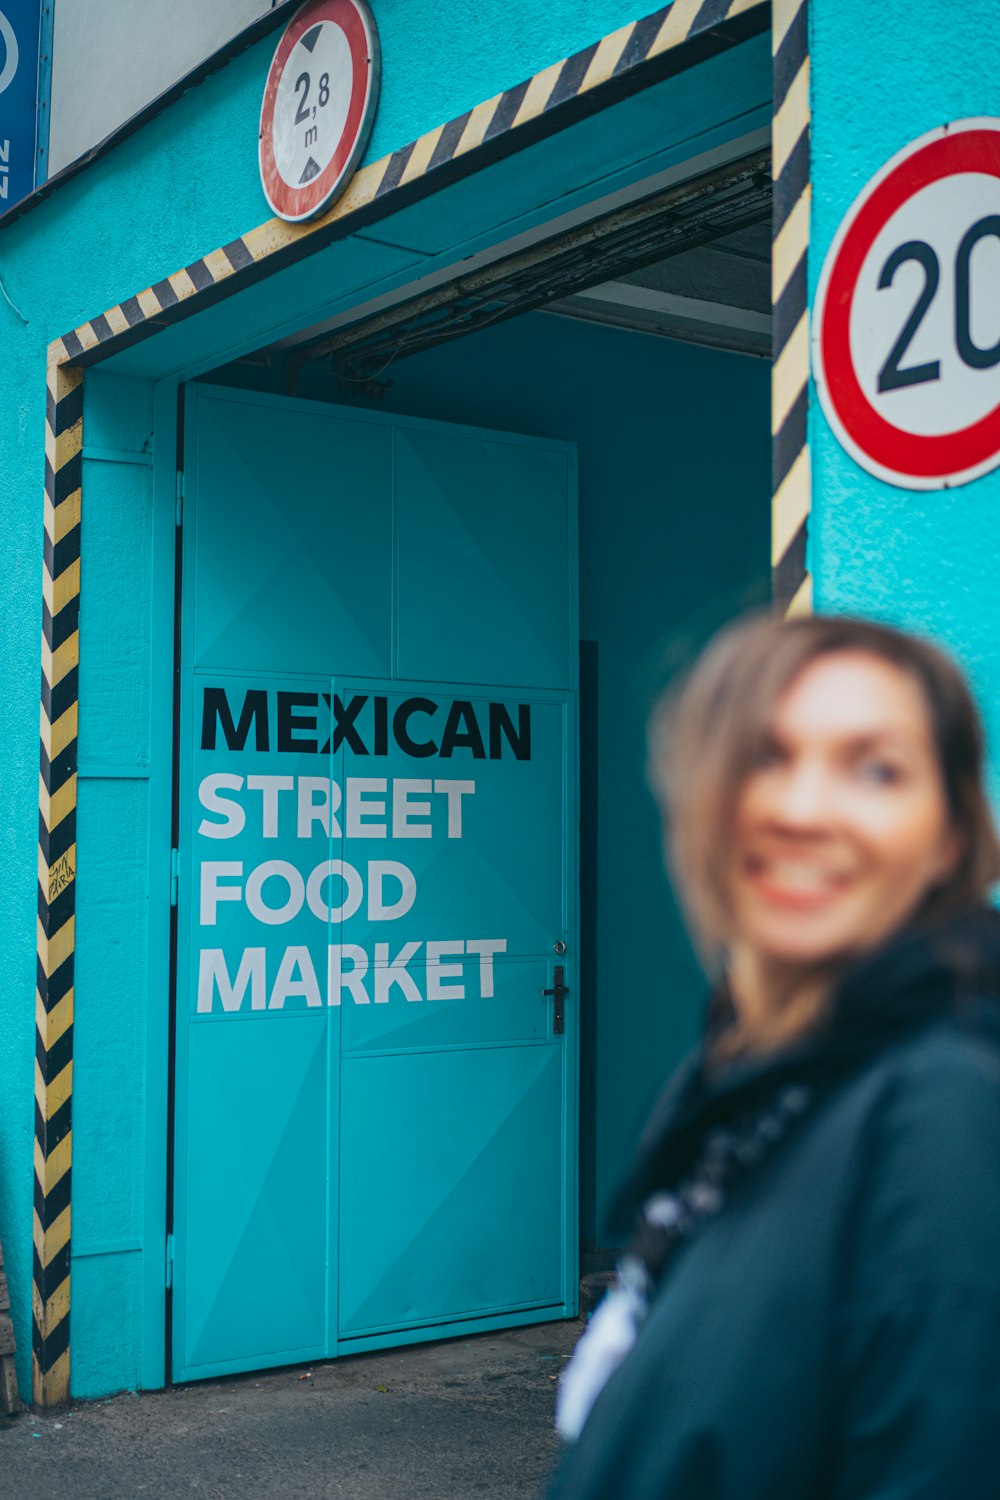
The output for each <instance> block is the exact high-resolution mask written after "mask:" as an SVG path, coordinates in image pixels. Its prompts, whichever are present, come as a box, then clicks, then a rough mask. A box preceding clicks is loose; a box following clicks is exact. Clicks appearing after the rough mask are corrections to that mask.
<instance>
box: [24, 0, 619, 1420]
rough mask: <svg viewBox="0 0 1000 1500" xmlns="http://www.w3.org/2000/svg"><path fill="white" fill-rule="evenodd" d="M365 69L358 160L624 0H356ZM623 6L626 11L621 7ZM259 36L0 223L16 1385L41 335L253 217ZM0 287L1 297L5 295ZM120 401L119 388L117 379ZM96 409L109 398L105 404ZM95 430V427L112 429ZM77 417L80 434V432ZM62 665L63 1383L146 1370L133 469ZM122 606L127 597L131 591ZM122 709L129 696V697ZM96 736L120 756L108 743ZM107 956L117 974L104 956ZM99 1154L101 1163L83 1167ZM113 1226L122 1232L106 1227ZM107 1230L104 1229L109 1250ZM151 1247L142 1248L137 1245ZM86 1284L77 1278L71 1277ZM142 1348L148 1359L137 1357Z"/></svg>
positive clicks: (561, 46)
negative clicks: (72, 1105)
mask: <svg viewBox="0 0 1000 1500" xmlns="http://www.w3.org/2000/svg"><path fill="white" fill-rule="evenodd" d="M375 9H376V13H377V19H378V23H379V27H380V32H381V37H382V46H383V58H384V72H383V91H382V103H381V108H380V113H379V117H378V122H377V125H376V129H375V131H374V134H373V137H372V140H371V142H370V146H369V152H368V157H369V159H375V158H377V157H378V156H380V155H382V154H384V153H385V152H388V151H390V150H393V149H395V148H396V147H397V146H400V145H402V144H405V142H407V141H408V140H410V139H412V138H413V137H414V136H416V135H419V134H420V133H421V132H422V131H424V130H426V129H428V128H429V127H431V126H432V125H434V124H437V123H439V122H441V121H443V120H445V119H448V118H451V117H452V116H454V115H456V114H458V113H460V112H461V111H462V110H464V109H466V108H468V107H469V106H470V105H473V104H475V103H478V102H479V101H480V100H481V99H484V98H488V97H490V96H491V95H493V94H495V93H497V92H498V91H499V90H501V89H503V88H505V87H507V86H509V85H510V84H513V83H516V82H518V81H519V80H520V79H522V78H524V77H526V76H528V75H530V74H531V73H533V72H535V71H537V70H539V69H540V68H542V67H544V66H546V65H547V64H548V63H550V62H553V61H556V60H558V59H559V58H560V57H562V56H564V55H566V54H567V53H570V52H573V51H575V50H577V49H578V48H580V47H582V46H585V45H587V44H588V43H590V42H592V41H594V40H595V39H597V38H598V37H599V36H601V35H603V34H605V33H606V32H608V31H611V30H613V29H614V28H615V27H617V26H619V25H622V24H623V23H624V22H626V21H628V20H630V19H632V18H633V15H632V12H633V6H632V5H631V4H629V3H627V0H551V3H549V4H548V5H546V6H544V7H538V6H534V5H529V4H526V3H524V0H511V3H509V4H507V5H505V6H503V7H499V6H498V7H483V6H481V5H478V4H475V3H474V0H458V3H457V4H455V5H452V6H450V7H448V8H442V7H441V6H439V5H436V4H432V3H431V0H381V3H377V4H376V7H375ZM640 9H641V7H640ZM275 41H276V38H275V37H273V36H272V37H270V38H267V39H265V41H264V42H262V43H260V44H259V45H257V46H256V47H255V48H253V49H251V50H250V51H248V52H246V53H244V54H243V55H241V56H240V57H238V58H236V59H235V60H234V61H233V62H231V63H230V64H229V65H228V66H227V67H225V68H224V69H223V70H222V71H221V72H219V73H217V74H215V75H214V76H212V77H211V78H209V79H208V80H206V81H205V82H204V83H203V84H201V85H200V86H199V87H197V88H196V89H193V90H192V91H191V92H190V93H188V94H187V95H185V96H184V97H183V98H182V99H180V100H179V101H178V102H176V103H175V104H173V105H171V106H170V107H169V108H168V109H167V110H165V111H164V112H163V113H161V114H160V115H159V116H157V117H156V118H155V119H154V120H153V121H151V122H150V123H149V124H147V125H146V126H144V127H143V128H142V129H141V130H140V131H138V132H136V133H135V134H134V135H133V136H131V137H130V138H129V139H127V140H124V141H122V142H120V143H119V144H118V145H116V146H115V147H114V148H113V149H112V151H111V152H110V153H109V154H108V155H107V156H106V157H104V158H103V160H101V161H100V162H98V163H96V164H94V165H92V166H90V167H88V168H87V169H86V170H84V171H83V172H81V173H80V175H79V176H77V177H76V178H75V179H73V180H72V181H70V182H69V183H67V184H66V185H65V186H63V187H61V188H59V189H57V190H56V191H55V192H53V193H52V195H51V196H50V197H49V198H47V199H46V200H44V201H43V202H41V203H40V204H39V205H38V206H37V207H35V208H33V209H32V210H31V211H30V212H28V213H27V214H25V215H24V216H22V217H21V218H20V219H18V220H17V221H16V222H14V223H12V224H10V225H8V226H6V227H0V281H2V285H3V289H4V294H5V295H4V296H0V348H2V350H3V360H2V368H0V454H2V457H3V462H2V465H0V514H2V517H3V525H2V526H0V579H2V580H3V594H2V609H0V701H2V702H3V704H4V734H3V737H2V740H0V781H2V784H3V786H4V789H5V803H4V812H5V816H4V818H3V820H2V826H0V890H2V891H3V900H2V902H0V951H2V952H3V954H4V985H3V992H2V1003H0V1100H2V1101H3V1107H2V1113H0V1237H2V1239H3V1243H4V1251H5V1257H6V1266H7V1270H8V1273H9V1277H10V1284H11V1292H12V1299H13V1305H14V1314H15V1326H16V1330H17V1335H18V1341H19V1350H18V1370H19V1376H20V1379H21V1382H22V1388H23V1389H24V1390H25V1391H27V1390H28V1387H29V1362H30V1356H29V1350H30V1278H31V1202H32V1131H33V1057H34V909H35V900H36V890H35V863H36V856H35V839H36V830H37V777H38V673H39V655H38V640H39V633H40V624H41V605H40V582H41V576H40V575H41V562H40V556H41V514H42V453H43V446H44V380H45V352H46V347H47V345H48V343H49V342H50V340H51V339H52V338H54V337H56V336H57V335H58V334H60V333H62V332H64V331H65V330H66V329H68V328H72V327H74V326H75V325H77V324H78V323H80V322H81V321H83V320H84V319H85V318H88V317H91V316H93V315H94V314H95V313H96V312H98V311H100V310H102V309H103V308H105V307H108V306H110V305H112V304H113V303H115V302H117V301H119V300H121V299H122V298H123V297H126V296H129V295H131V294H132V293H134V292H135V291H137V290H139V289H141V288H142V287H143V286H147V285H149V284H150V282H151V281H154V280H156V279H158V278H160V277H162V276H166V275H168V274H169V273H171V272H172V271H174V270H176V269H177V268H178V267H179V266H182V265H185V264H188V263H190V262H191V261H192V260H193V259H194V258H195V257H196V256H198V255H201V254H204V253H205V252H206V251H208V250H209V249H211V248H212V247H214V246H216V245H219V244H223V243H225V242H226V241H228V240H230V239H232V238H233V237H234V236H235V235H237V234H238V233H241V232H243V231H245V230H246V229H247V228H249V227H251V226H253V225H254V224H256V223H259V222H261V221H262V220H263V219H265V218H266V217H267V214H266V208H265V204H264V201H263V197H262V194H261V191H260V185H259V181H258V177H257V165H256V124H257V117H258V112H259V106H260V97H261V92H262V88H263V82H264V77H265V74H266V70H267V66H268V62H269V60H270V57H271V53H272V50H273V47H274V45H275ZM8 299H9V300H8ZM122 396H123V400H124V397H125V392H124V391H123V392H122ZM148 397H149V393H148V391H146V392H145V393H141V392H140V393H139V394H138V396H136V397H135V398H133V396H132V395H130V396H129V397H128V405H126V406H121V408H120V411H119V416H120V430H118V431H117V433H111V434H105V436H104V441H106V442H107V445H108V446H118V447H123V446H124V447H130V446H132V447H133V449H134V451H135V452H139V451H141V449H142V447H143V444H144V443H145V440H146V438H147V437H148V436H149V433H148V430H147V416H148V411H147V410H146V409H145V407H144V404H143V403H148ZM112 405H114V403H112ZM112 438H113V439H114V441H113V442H112ZM97 441H99V439H98V438H97V437H95V435H94V433H88V442H90V443H93V442H97ZM87 484H88V491H87V493H88V500H87V512H86V521H85V535H84V561H83V569H84V579H85V588H87V589H92V592H91V593H90V595H89V598H88V599H87V602H86V604H85V608H84V616H83V620H82V626H81V629H82V643H83V652H84V666H83V668H82V670H81V693H82V694H83V700H84V708H83V714H84V719H83V725H82V728H81V737H80V744H81V756H82V757H88V756H89V757H91V765H92V767H93V768H94V774H93V775H92V776H91V777H89V778H88V779H87V780H84V781H82V782H81V787H80V814H79V833H80V839H81V840H84V839H86V843H87V847H88V848H89V850H90V854H89V863H88V857H87V856H85V859H84V862H83V863H82V864H81V870H80V875H79V888H78V895H79V901H80V903H81V915H83V912H84V911H85V913H86V919H85V921H83V920H82V921H81V938H80V949H79V972H78V983H77V991H76V998H77V1057H78V1061H79V1070H78V1073H77V1116H76V1127H77V1128H76V1132H75V1143H76V1151H75V1160H74V1194H75V1205H74V1212H75V1215H76V1223H75V1229H76V1230H77V1231H78V1233H79V1236H80V1238H79V1241H78V1244H79V1247H80V1248H81V1249H83V1250H87V1249H88V1246H89V1252H90V1253H88V1254H87V1257H86V1259H81V1260H80V1261H79V1262H78V1263H77V1262H75V1263H74V1288H75V1292H74V1297H75V1299H78V1300H77V1301H76V1302H75V1306H76V1307H77V1309H78V1310H77V1312H76V1313H75V1314H74V1324H73V1353H74V1361H73V1371H74V1374H73V1385H74V1391H75V1393H76V1394H83V1395H86V1394H97V1393H99V1392H103V1391H108V1390H113V1389H115V1388H117V1387H121V1386H128V1385H132V1384H134V1383H136V1381H137V1380H139V1379H144V1380H145V1381H146V1383H150V1381H151V1379H155V1375H153V1374H152V1373H151V1365H152V1368H153V1369H155V1365H156V1353H157V1351H156V1349H155V1348H151V1346H150V1341H149V1337H147V1339H146V1346H145V1348H143V1346H142V1337H141V1332H140V1329H141V1322H142V1309H141V1307H140V1301H141V1298H140V1294H139V1282H138V1279H137V1277H138V1275H139V1272H138V1265H139V1262H140V1259H141V1246H142V1211H143V1209H142V1202H141V1192H142V1189H141V1180H140V1179H141V1167H140V1162H141V1160H142V1156H143V1153H144V1151H146V1150H147V1149H148V1145H149V1143H148V1142H147V1141H146V1140H145V1138H144V1136H143V1109H142V1102H143V1094H142V1091H143V1088H144V1082H143V1080H144V1079H145V1077H146V1071H147V1061H148V1053H147V1036H146V1026H147V1024H148V1021H147V1019H145V1015H146V981H145V975H144V963H145V958H144V955H145V929H144V922H145V910H146V903H147V891H146V883H145V871H146V869H147V868H148V851H147V848H146V843H145V830H146V816H147V809H146V802H147V779H146V777H147V768H146V766H145V764H144V762H143V757H144V756H145V755H146V754H147V751H148V742H149V720H148V692H149V681H150V660H149V655H150V639H149V626H148V620H147V619H145V618H144V617H143V613H142V611H143V609H144V607H145V605H146V603H147V601H148V591H149V580H150V552H149V547H150V540H149V539H150V526H151V524H152V522H151V517H150V511H149V506H150V490H149V471H148V469H147V468H145V467H144V466H142V465H124V466H123V465H117V466H116V465H103V466H101V465H99V464H98V463H96V462H95V463H94V464H92V465H90V466H88V473H87ZM137 605H138V606H139V608H138V610H137V608H136V606H137ZM137 705H138V706H137ZM119 755H120V757H121V759H116V757H118V756H119ZM126 974H127V975H128V976H129V977H128V981H127V983H126V982H125V981H124V979H123V976H124V975H126ZM99 1163H103V1165H102V1166H99V1165H98V1164H99ZM126 1245H131V1246H132V1247H133V1248H131V1249H123V1248H121V1247H123V1246H126ZM108 1247H112V1248H113V1247H118V1248H117V1249H115V1250H114V1253H113V1254H111V1255H110V1256H109V1255H108V1254H107V1253H105V1252H106V1251H107V1250H108ZM147 1249H148V1252H149V1254H150V1255H152V1256H153V1257H155V1258H156V1259H157V1260H159V1258H160V1257H161V1256H162V1244H159V1243H156V1244H153V1243H150V1244H149V1245H148V1247H147ZM91 1293H93V1295H91ZM150 1357H151V1363H150Z"/></svg>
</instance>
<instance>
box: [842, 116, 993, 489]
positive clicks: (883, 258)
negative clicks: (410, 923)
mask: <svg viewBox="0 0 1000 1500" xmlns="http://www.w3.org/2000/svg"><path fill="white" fill-rule="evenodd" d="M813 369H814V372H815V377H816V385H817V389H818V391H819V396H820V401H821V402H822V405H823V410H824V411H825V413H826V416H827V419H828V420H829V422H830V425H831V426H832V427H833V430H834V432H835V433H836V434H837V437H838V438H839V439H840V442H841V443H842V444H843V446H844V447H845V448H846V449H847V451H848V452H849V453H850V454H851V455H852V457H853V458H855V459H856V460H857V462H858V463H859V464H861V465H862V467H863V468H865V469H867V470H868V471H869V472H870V473H872V474H876V475H877V476H878V477H879V478H880V479H886V480H888V481H889V483H890V484H897V485H900V486H902V487H903V488H905V489H915V490H931V489H946V488H948V487H949V486H951V485H956V484H964V483H965V482H966V481H968V480H970V479H975V478H977V477H978V476H979V475H980V474H985V473H987V472H988V471H989V470H990V469H994V468H996V467H997V466H998V465H1000V120H997V119H975V120H959V121H957V122H955V123H954V124H951V125H945V126H944V127H943V128H942V129H940V130H934V131H931V132H930V134H928V135H925V136H921V137H920V139H919V140H916V141H913V142H912V143H911V144H910V145H909V146H907V147H906V148H905V149H904V150H902V151H900V152H899V153H898V154H897V155H896V156H894V157H893V158H892V160H891V161H889V162H887V163H886V165H885V166H884V167H883V168H882V170H881V171H880V172H878V173H877V174H876V175H875V177H873V178H872V180H871V181H870V182H869V183H868V184H867V186H866V187H865V188H864V190H863V191H862V193H861V194H860V196H859V197H858V198H857V199H856V201H855V202H854V204H853V205H852V207H851V209H850V211H849V212H848V214H847V216H846V218H845V219H844V222H843V223H842V224H841V226H840V228H839V230H838V231H837V234H836V237H835V239H834V241H833V244H832V245H831V247H830V251H829V254H828V255H827V258H826V262H825V264H824V266H823V273H822V276H821V277H820V283H819V288H818V292H817V297H816V307H815V312H814V318H813Z"/></svg>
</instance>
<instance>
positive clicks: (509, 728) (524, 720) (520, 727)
mask: <svg viewBox="0 0 1000 1500" xmlns="http://www.w3.org/2000/svg"><path fill="white" fill-rule="evenodd" d="M501 734H502V735H503V737H504V739H505V740H506V741H507V743H508V745H509V746H510V748H511V749H512V750H513V752H514V759H515V760H530V759H531V704H530V703H519V704H518V705H517V728H516V729H515V728H514V721H513V719H512V718H511V716H510V714H509V713H508V712H507V705H506V704H505V703H491V704H490V760H499V759H500V757H501V756H502V754H503V749H502V747H501V744H500V736H501Z"/></svg>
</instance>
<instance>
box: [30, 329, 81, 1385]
mask: <svg viewBox="0 0 1000 1500" xmlns="http://www.w3.org/2000/svg"><path fill="white" fill-rule="evenodd" d="M82 434H83V377H82V375H81V372H80V371H79V370H73V369H70V368H68V367H67V366H66V365H65V364H60V363H59V361H58V359H57V357H56V354H55V353H54V352H53V351H50V355H49V364H48V405H47V412H46V431H45V560H44V569H43V585H42V594H43V598H42V702H41V716H40V735H41V745H40V774H39V781H38V956H37V993H36V997H35V1020H36V1036H35V1205H34V1226H33V1227H34V1258H33V1298H32V1300H33V1314H34V1317H33V1337H32V1395H33V1397H34V1400H35V1402H36V1403H38V1404H39V1405H43V1406H53V1405H57V1404H59V1403H60V1402H63V1401H65V1400H67V1399H68V1397H69V1306H70V1229H71V1214H72V1209H71V1206H70V1184H71V1180H72V1175H71V1174H72V1161H73V1130H72V1118H71V1112H72V1104H73V960H74V951H75V946H76V944H75V926H74V924H75V894H76V764H77V711H78V678H77V673H78V666H79V659H80V633H79V615H80V499H81V484H80V481H81V458H82V446H83V435H82Z"/></svg>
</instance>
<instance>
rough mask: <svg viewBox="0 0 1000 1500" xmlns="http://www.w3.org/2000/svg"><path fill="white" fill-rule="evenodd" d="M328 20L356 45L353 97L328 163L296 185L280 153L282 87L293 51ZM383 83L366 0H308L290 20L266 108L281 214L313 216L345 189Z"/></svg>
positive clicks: (264, 168) (264, 137)
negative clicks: (277, 132)
mask: <svg viewBox="0 0 1000 1500" xmlns="http://www.w3.org/2000/svg"><path fill="white" fill-rule="evenodd" d="M323 23H329V24H331V25H333V26H336V27H337V28H338V29H339V30H340V31H341V32H342V33H343V36H344V38H345V40H346V43H347V46H348V48H349V49H350V60H351V67H350V72H351V77H350V98H349V100H348V102H347V109H346V118H345V120H344V124H343V128H342V130H341V131H340V134H339V138H338V139H337V142H336V145H335V147H334V149H333V153H332V155H331V156H330V159H329V160H328V161H327V163H326V165H325V166H324V167H323V168H322V170H321V171H317V172H316V174H315V175H313V176H312V177H310V178H309V179H308V180H307V181H304V182H301V183H297V184H292V183H290V182H289V181H288V180H287V179H286V178H285V177H284V176H283V175H282V172H281V169H280V167H279V165H278V161H277V157H276V154H275V125H276V118H275V110H276V105H277V101H278V89H279V86H280V84H281V80H282V76H283V74H284V72H285V69H286V67H287V66H288V62H289V59H290V57H291V55H292V52H293V51H294V50H295V48H296V47H297V46H298V44H299V42H301V41H302V39H303V37H305V36H307V35H308V33H309V32H310V31H312V29H313V28H314V27H317V26H321V25H322V24H323ZM300 81H301V80H300ZM378 84H379V48H378V33H377V32H376V30H375V24H374V22H373V20H372V17H371V12H370V11H369V9H368V6H367V4H366V3H365V0H306V4H305V5H303V6H302V7H301V9H300V10H298V11H296V13H295V15H294V16H293V17H292V19H291V21H289V23H288V25H287V27H286V28H285V31H284V34H283V35H282V38H281V41H280V42H279V43H278V46H277V49H276V51H275V54H274V57H273V58H272V59H271V66H270V69H269V70H268V75H267V82H266V84H265V85H264V101H263V104H262V105H261V111H260V138H259V146H258V157H259V161H260V179H261V184H262V186H263V188H264V195H265V197H266V198H267V201H268V203H269V204H270V206H271V208H272V209H273V210H274V212H275V213H276V214H278V215H279V216H280V217H281V218H283V219H288V220H290V221H292V222H293V223H294V222H297V221H299V220H301V219H311V218H313V217H315V216H316V215H317V214H319V213H322V212H323V210H324V209H326V208H327V207H329V205H330V204H331V203H332V202H333V201H334V199H335V198H337V197H338V196H339V195H340V194H341V193H342V192H343V191H344V189H345V188H346V186H347V184H348V182H349V180H350V176H351V173H352V172H353V170H354V168H355V166H356V165H357V162H358V160H359V159H360V157H361V154H362V152H363V151H364V149H365V146H366V144H367V142H368V135H369V133H370V131H371V126H372V121H373V119H374V116H375V106H376V103H377V100H378ZM307 87H308V86H307ZM304 102H305V101H304V100H303V105H304ZM313 114H314V115H315V109H314V110H313Z"/></svg>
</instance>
